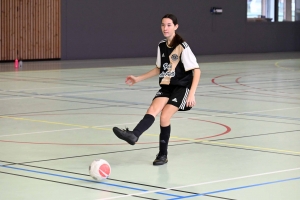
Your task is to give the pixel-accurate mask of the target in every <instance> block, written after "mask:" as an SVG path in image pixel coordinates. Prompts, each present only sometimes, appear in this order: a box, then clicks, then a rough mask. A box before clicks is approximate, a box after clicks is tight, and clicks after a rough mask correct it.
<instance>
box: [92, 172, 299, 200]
mask: <svg viewBox="0 0 300 200" xmlns="http://www.w3.org/2000/svg"><path fill="white" fill-rule="evenodd" d="M297 170H300V168H293V169H286V170H280V171H273V172H266V173H261V174H253V175H247V176H240V177H235V178H228V179H221V180H215V181H209V182H203V183H195V184H190V185H182V186H177V187H170V188H166V189H160V190H152V191H146V192H139V193H133V194H127V195H121V196H116V197H109V198H103V200H107V199H119V198H125V197H131V196H136V195H144V194H151V193H156V192H163V191H168V190H174V189H182V188H188V187H195V186H200V185H209V184H214V183H222V182H228V181H234V180H241V179H247V178H253V177H259V176H266V175H271V174H279V173H284V172H291V171H297ZM97 200H100V199H97Z"/></svg>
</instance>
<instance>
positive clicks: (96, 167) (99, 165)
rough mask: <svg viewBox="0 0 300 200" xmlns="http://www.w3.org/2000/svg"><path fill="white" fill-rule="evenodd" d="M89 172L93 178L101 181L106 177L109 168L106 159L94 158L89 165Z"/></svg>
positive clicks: (109, 171) (108, 173)
mask: <svg viewBox="0 0 300 200" xmlns="http://www.w3.org/2000/svg"><path fill="white" fill-rule="evenodd" d="M89 172H90V175H91V177H92V178H93V179H95V180H97V181H101V180H103V179H107V178H108V176H109V175H110V173H111V168H110V165H109V163H108V162H107V161H106V160H103V159H100V160H94V161H93V162H92V163H91V165H90V167H89Z"/></svg>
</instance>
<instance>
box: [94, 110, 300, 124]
mask: <svg viewBox="0 0 300 200" xmlns="http://www.w3.org/2000/svg"><path fill="white" fill-rule="evenodd" d="M299 108H300V107H293V108H280V109H272V110H259V111H249V112H237V113H231V114H220V115H208V116H199V117H180V118H172V119H171V120H172V121H173V120H185V119H190V118H193V119H201V118H208V117H223V116H229V115H242V114H247V113H260V112H272V111H278V110H293V109H299ZM204 112H205V111H204ZM136 123H138V122H129V123H122V124H106V125H101V126H93V127H96V128H102V127H107V126H110V127H111V126H117V125H128V124H136Z"/></svg>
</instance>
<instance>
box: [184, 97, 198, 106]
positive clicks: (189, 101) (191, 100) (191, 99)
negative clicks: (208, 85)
mask: <svg viewBox="0 0 300 200" xmlns="http://www.w3.org/2000/svg"><path fill="white" fill-rule="evenodd" d="M195 105H196V100H195V95H192V94H189V95H188V98H187V100H186V106H187V107H194V106H195Z"/></svg>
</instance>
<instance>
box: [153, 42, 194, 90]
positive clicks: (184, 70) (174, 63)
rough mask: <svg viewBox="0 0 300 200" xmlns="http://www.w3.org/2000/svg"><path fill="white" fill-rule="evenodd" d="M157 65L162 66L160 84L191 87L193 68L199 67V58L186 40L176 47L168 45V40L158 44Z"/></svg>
mask: <svg viewBox="0 0 300 200" xmlns="http://www.w3.org/2000/svg"><path fill="white" fill-rule="evenodd" d="M156 66H157V67H158V68H160V74H159V84H160V85H161V86H163V85H174V86H184V87H188V88H189V87H191V84H192V81H193V69H196V68H199V65H198V63H197V59H196V57H195V55H194V54H193V52H192V50H191V48H190V47H189V45H188V44H187V43H186V42H183V43H182V44H179V45H177V46H176V47H169V46H167V40H166V39H165V40H162V41H161V42H160V43H159V44H158V48H157V59H156Z"/></svg>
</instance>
